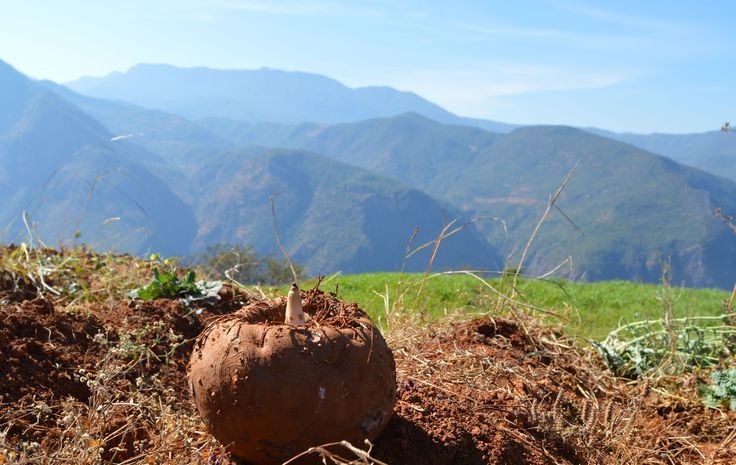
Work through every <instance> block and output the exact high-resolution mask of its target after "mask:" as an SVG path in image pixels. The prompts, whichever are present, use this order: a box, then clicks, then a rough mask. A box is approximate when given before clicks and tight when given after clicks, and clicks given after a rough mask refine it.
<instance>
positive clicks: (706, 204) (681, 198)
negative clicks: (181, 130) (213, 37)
mask: <svg viewBox="0 0 736 465" xmlns="http://www.w3.org/2000/svg"><path fill="white" fill-rule="evenodd" d="M202 124H204V125H205V127H207V128H208V130H210V131H212V132H214V133H216V134H219V135H220V136H221V137H231V138H232V139H231V140H234V141H235V140H237V141H238V143H246V142H247V141H248V138H255V137H257V138H258V139H259V143H264V144H267V145H273V146H282V147H289V148H292V149H305V150H310V151H313V152H317V153H321V154H324V155H326V156H329V157H331V158H334V159H337V160H341V161H344V162H347V163H351V164H353V165H356V166H361V167H363V168H367V169H370V170H372V171H374V172H377V173H380V174H382V175H384V176H390V177H393V178H396V179H400V180H403V181H406V182H408V183H409V184H410V185H412V186H414V187H416V188H419V189H421V190H423V191H425V192H427V193H429V194H430V195H432V196H434V197H436V198H440V199H443V200H445V201H447V202H450V203H452V204H454V205H457V206H458V207H459V208H461V209H462V210H464V211H466V212H467V213H468V214H479V215H482V216H484V217H487V218H497V219H498V220H496V221H492V222H486V223H485V224H486V228H485V229H486V238H487V239H488V241H489V242H490V243H492V244H494V245H496V246H498V247H499V248H500V250H501V251H502V252H503V253H504V255H506V256H509V257H512V260H511V261H512V263H513V261H514V259H513V257H516V258H515V259H518V255H517V254H518V252H519V249H520V248H521V247H522V246H523V241H525V240H526V238H528V237H529V235H530V234H531V231H532V229H533V228H534V226H535V224H536V222H537V220H538V218H539V215H541V212H542V211H543V210H544V207H545V206H546V202H547V199H548V196H549V195H551V194H552V193H553V192H554V191H555V190H556V189H557V187H558V186H559V183H560V182H562V180H563V179H564V177H565V175H566V174H567V172H568V171H569V170H570V169H572V168H573V166H575V165H576V164H577V163H580V166H579V167H578V169H577V171H576V173H575V174H574V176H573V178H572V181H571V182H570V184H569V186H567V188H566V189H565V191H564V192H563V195H562V197H561V198H560V201H559V207H560V208H561V210H562V211H564V212H565V214H566V215H568V217H569V218H570V221H568V220H567V219H565V218H564V217H562V216H561V215H560V214H559V213H558V212H555V214H553V215H552V218H551V219H550V220H549V221H548V222H547V223H546V224H545V225H544V227H543V229H542V233H541V234H540V235H539V237H538V238H537V240H536V242H535V244H534V247H533V248H532V253H531V255H530V261H529V263H528V264H527V266H528V271H529V272H531V273H533V274H535V273H536V274H540V273H544V272H546V271H549V270H550V269H553V268H554V267H555V266H556V265H557V264H559V263H560V262H561V261H563V260H564V259H565V258H566V257H567V256H572V257H573V260H574V267H573V274H572V275H571V276H572V277H575V276H585V277H587V278H589V279H594V280H598V279H613V278H617V279H627V278H628V279H631V278H635V279H641V280H645V281H657V280H658V279H659V278H660V273H661V268H662V266H663V263H664V262H666V261H668V260H671V262H672V265H673V270H674V276H675V279H676V282H682V281H684V282H688V283H690V284H696V285H701V286H708V285H710V286H721V287H728V286H730V285H731V284H732V283H733V282H734V281H736V270H735V269H734V267H733V265H734V264H736V248H735V247H736V238H734V237H733V236H732V235H731V233H730V231H729V230H728V228H726V227H725V226H724V225H723V224H721V223H720V222H719V221H718V220H716V219H714V218H713V211H714V210H715V208H718V207H722V208H724V209H726V210H729V211H734V210H736V184H734V183H733V182H729V181H727V180H725V179H723V178H719V177H716V176H712V175H709V174H707V173H705V172H703V171H700V170H697V169H693V168H688V167H686V166H683V165H679V164H677V163H675V162H673V161H671V160H669V159H667V158H664V157H661V156H657V155H654V154H652V153H649V152H646V151H643V150H641V149H638V148H636V147H634V146H632V145H628V144H624V143H620V142H617V141H614V140H612V139H609V138H603V137H600V136H596V135H593V134H590V133H588V132H585V131H582V130H579V129H574V128H569V127H561V126H557V127H556V126H531V127H526V128H521V129H517V130H515V131H513V132H511V133H509V134H492V133H488V132H485V131H482V130H479V129H475V128H469V127H463V126H452V125H445V124H441V123H438V122H436V121H432V120H430V119H428V118H425V117H422V116H420V115H417V114H411V113H409V114H405V115H401V116H397V117H393V118H382V119H374V120H368V121H363V122H359V123H346V124H336V125H320V126H318V125H307V124H303V125H297V126H292V127H285V126H280V127H275V128H274V127H270V128H268V127H264V125H257V126H255V128H260V130H254V127H251V126H249V125H242V126H240V127H241V129H242V132H239V131H238V129H237V128H238V125H236V124H234V123H232V122H226V121H222V120H220V121H217V120H208V121H205V122H203V123H202ZM501 220H503V221H504V222H505V225H506V226H505V228H504V227H502V226H501V224H500V223H499V221H501ZM573 223H574V224H573ZM576 228H577V229H576ZM506 231H508V233H506ZM721 253H723V255H721ZM724 257H728V258H726V259H724ZM729 283H731V284H729Z"/></svg>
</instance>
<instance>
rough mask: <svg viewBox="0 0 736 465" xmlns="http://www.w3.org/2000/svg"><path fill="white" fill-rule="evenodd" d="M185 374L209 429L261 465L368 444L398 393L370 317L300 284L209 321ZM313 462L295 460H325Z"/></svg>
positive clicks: (391, 363)
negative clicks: (343, 444)
mask: <svg viewBox="0 0 736 465" xmlns="http://www.w3.org/2000/svg"><path fill="white" fill-rule="evenodd" d="M304 312H306V314H307V315H308V316H309V318H307V319H305V318H304ZM188 378H189V379H188V381H189V386H190V389H191V391H192V396H193V398H194V402H195V404H196V406H197V409H198V411H199V413H200V415H201V417H202V419H203V420H204V423H205V425H206V427H207V429H208V430H209V431H210V433H212V435H213V436H214V437H215V438H216V439H217V440H218V441H220V442H221V443H222V444H223V445H224V446H225V447H226V448H227V450H228V451H229V452H230V453H231V454H233V455H234V456H236V457H238V458H240V459H243V460H245V461H247V462H248V463H252V464H256V465H276V464H280V463H283V462H284V461H286V460H288V459H290V458H291V457H294V456H296V455H297V454H299V453H301V452H303V451H305V450H307V449H308V448H310V447H313V446H319V445H322V444H326V443H331V442H337V441H342V440H346V441H349V442H351V443H353V444H354V445H357V446H362V445H363V444H364V441H365V439H368V440H373V439H375V438H376V436H378V434H379V433H380V432H381V430H383V428H384V427H385V426H386V424H387V423H388V420H389V418H390V416H391V413H392V411H393V406H394V403H395V400H396V366H395V363H394V358H393V354H392V352H391V349H389V347H388V345H387V344H386V341H385V340H384V339H383V336H381V333H380V332H379V330H378V329H377V328H376V327H375V326H374V325H373V323H372V322H371V321H370V318H369V317H368V316H367V315H366V314H365V313H364V312H363V311H362V310H360V309H359V308H358V306H357V305H355V304H346V303H345V302H343V301H341V300H339V299H337V297H336V296H335V295H334V294H329V293H324V292H322V291H321V290H319V289H313V290H311V291H308V292H305V293H301V292H300V291H299V288H298V287H297V286H296V285H292V287H291V290H290V291H289V296H288V297H287V298H286V299H284V298H279V299H276V300H272V301H266V302H257V303H254V304H250V305H248V306H246V307H244V308H242V309H241V310H239V311H237V312H236V313H233V314H229V315H225V316H222V317H219V318H218V319H216V320H214V321H212V322H211V323H210V324H209V325H208V326H207V328H205V330H204V331H203V332H202V334H200V336H199V337H198V338H197V341H196V343H195V346H194V350H193V352H192V357H191V360H190V362H189V367H188ZM309 460H310V458H309V457H307V459H306V461H299V462H296V463H300V464H301V463H321V461H317V460H316V458H315V457H312V458H311V460H312V461H311V462H310V461H309Z"/></svg>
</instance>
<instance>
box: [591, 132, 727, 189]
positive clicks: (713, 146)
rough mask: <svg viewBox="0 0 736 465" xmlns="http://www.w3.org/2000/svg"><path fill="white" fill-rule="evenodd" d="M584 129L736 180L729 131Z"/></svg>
mask: <svg viewBox="0 0 736 465" xmlns="http://www.w3.org/2000/svg"><path fill="white" fill-rule="evenodd" d="M587 130H588V131H590V132H592V133H594V134H598V135H602V136H604V137H608V138H611V139H615V140H618V141H621V142H625V143H627V144H631V145H634V146H636V147H640V148H642V149H644V150H647V151H649V152H652V153H656V154H659V155H664V156H665V157H669V158H671V159H673V160H675V161H676V162H678V163H682V164H685V165H689V166H694V167H696V168H700V169H702V170H705V171H707V172H709V173H712V174H715V175H718V176H723V177H726V178H729V179H731V180H732V181H736V135H734V134H733V133H724V132H723V131H709V132H703V133H696V134H631V133H615V132H610V131H604V130H601V129H592V128H589V129H587Z"/></svg>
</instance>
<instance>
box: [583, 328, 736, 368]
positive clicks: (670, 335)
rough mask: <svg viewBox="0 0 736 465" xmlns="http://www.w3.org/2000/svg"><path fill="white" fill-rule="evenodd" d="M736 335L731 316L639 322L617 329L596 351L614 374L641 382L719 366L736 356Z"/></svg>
mask: <svg viewBox="0 0 736 465" xmlns="http://www.w3.org/2000/svg"><path fill="white" fill-rule="evenodd" d="M718 322H720V323H721V324H717V323H718ZM714 323H716V324H714ZM735 334H736V327H734V326H732V325H731V324H730V320H729V317H728V315H723V316H700V317H692V318H679V319H672V320H668V321H665V320H664V319H661V320H650V321H638V322H634V323H629V324H627V325H624V326H621V327H619V328H617V329H616V330H614V331H612V332H611V333H610V334H609V335H608V337H606V339H605V340H603V341H602V342H593V347H595V348H596V349H597V350H598V353H599V354H600V356H601V358H602V359H603V361H604V362H605V364H606V366H608V368H609V369H610V370H611V371H612V372H614V373H616V374H617V375H619V376H625V377H629V378H638V377H641V376H643V375H645V374H646V373H648V372H650V371H652V370H656V369H659V368H662V369H664V368H666V371H668V372H670V374H678V373H682V372H684V371H689V370H691V369H692V368H695V367H708V366H714V365H717V364H718V363H719V362H720V361H721V360H723V359H725V358H727V357H729V356H731V355H733V354H734V353H736V345H735V344H734V340H733V336H734V335H735Z"/></svg>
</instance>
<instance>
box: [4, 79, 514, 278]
mask: <svg viewBox="0 0 736 465" xmlns="http://www.w3.org/2000/svg"><path fill="white" fill-rule="evenodd" d="M18 95H21V96H23V98H22V99H18V102H17V104H15V105H8V106H5V107H3V106H0V120H1V121H3V122H4V124H5V127H4V128H5V131H3V132H2V133H0V176H2V177H3V181H4V182H3V183H0V194H2V195H3V198H4V199H5V202H4V203H3V205H2V206H0V221H2V223H1V224H2V225H3V226H4V225H5V224H7V225H8V226H7V227H6V229H5V230H4V231H3V232H2V235H1V236H0V240H5V241H17V240H28V238H27V233H26V230H25V229H24V226H23V223H22V221H21V215H22V212H23V211H27V212H28V213H29V214H30V218H31V220H32V221H33V222H34V223H35V224H36V225H37V228H36V232H35V234H37V237H35V238H38V239H41V240H43V241H44V242H45V243H48V244H50V245H60V244H71V243H75V242H83V243H87V244H90V245H92V246H96V247H98V248H99V247H101V248H104V249H114V250H117V251H122V252H131V253H139V254H140V253H144V252H149V251H156V252H161V253H163V254H165V255H180V256H181V255H187V254H190V253H193V252H197V251H198V250H202V249H204V248H205V247H206V246H207V245H209V244H213V243H221V244H239V245H244V244H252V245H253V246H254V247H255V248H256V250H257V251H258V252H260V253H274V252H277V248H276V242H275V236H274V230H273V221H272V217H271V210H270V204H269V197H270V196H272V195H274V196H276V197H277V204H278V209H277V211H278V214H279V223H280V224H281V225H282V236H283V238H284V243H285V245H286V247H288V248H289V250H291V251H292V253H293V257H294V258H295V259H296V260H298V261H299V262H300V263H301V264H303V265H305V266H306V268H307V270H308V271H309V272H310V273H332V272H335V271H337V270H344V271H351V272H357V271H376V270H400V269H402V268H404V269H406V270H413V271H416V270H420V269H422V270H423V269H424V268H425V267H426V264H427V261H428V260H429V256H428V254H429V253H430V251H431V248H427V249H425V250H423V251H421V252H420V253H417V254H415V255H414V256H413V257H412V258H411V259H410V260H408V261H407V262H406V263H404V259H405V255H406V253H407V250H411V248H415V247H418V246H419V245H421V244H422V242H426V241H431V240H433V239H434V238H435V234H437V233H439V230H440V229H441V227H442V220H443V219H447V220H449V219H452V218H453V217H454V216H455V214H456V212H453V211H452V207H451V206H449V205H447V204H444V203H441V202H438V201H436V200H435V199H433V198H431V197H429V196H428V195H426V194H424V193H422V192H420V191H418V190H416V189H412V188H409V187H407V186H403V185H400V184H397V183H396V182H395V181H393V180H388V179H385V178H382V177H381V176H379V175H376V174H372V173H369V172H367V171H364V170H360V169H358V168H355V167H352V166H349V165H346V164H342V163H338V162H335V161H332V160H328V159H325V158H323V157H320V156H318V155H314V154H309V153H305V152H300V153H299V152H289V151H284V150H274V149H263V148H256V147H251V148H248V149H239V150H231V144H230V143H229V142H228V141H226V140H225V139H220V138H218V137H217V136H215V135H212V134H211V133H209V132H207V131H205V130H203V129H201V128H200V127H199V126H197V125H194V124H193V123H191V122H189V121H187V120H185V119H183V118H180V117H177V116H175V115H171V114H166V113H163V112H161V111H157V110H146V109H143V108H140V107H135V106H132V105H130V104H125V103H120V102H109V101H104V100H98V99H94V98H90V97H85V96H81V95H79V94H75V93H74V92H72V91H69V90H68V89H65V88H61V87H59V86H57V85H54V84H53V83H48V82H34V81H31V80H29V79H27V78H25V77H24V76H22V75H21V74H20V73H18V72H17V71H15V70H14V69H12V68H11V67H9V66H7V65H6V66H5V67H3V68H2V69H0V101H9V102H10V101H11V98H13V97H14V96H18ZM62 97H63V98H62ZM72 102H74V104H73V103H72ZM77 105H79V106H77ZM80 107H83V108H85V109H86V110H88V111H89V112H90V113H92V114H95V115H96V116H98V117H99V118H100V119H101V120H103V121H104V122H105V125H104V126H103V124H100V122H99V121H97V120H95V119H93V118H92V117H90V116H89V115H88V114H86V113H84V112H83V111H82V110H81V109H80ZM5 109H7V111H4V110H5ZM106 126H108V127H109V128H113V130H115V132H114V133H113V132H110V130H109V129H108V127H106ZM128 131H130V132H131V133H135V134H133V136H134V137H132V138H130V139H127V136H126V134H125V133H126V132H128ZM120 132H122V133H123V134H120ZM113 134H118V135H121V136H122V138H120V137H114V136H113ZM131 141H132V142H142V143H144V144H145V145H146V146H147V147H148V148H150V149H152V150H156V151H158V152H160V153H161V154H163V155H162V156H159V155H158V154H154V153H152V152H149V151H147V150H145V149H143V148H141V147H140V146H138V145H137V144H135V143H131ZM179 151H180V152H179ZM177 152H179V153H177ZM149 169H150V170H153V171H155V172H156V173H163V174H164V175H163V176H162V177H157V176H155V175H153V174H151V171H149ZM167 183H168V185H167ZM186 186H188V187H186ZM172 187H175V188H176V189H174V190H175V191H176V190H179V189H182V190H185V191H186V192H184V193H180V194H179V195H177V194H175V193H174V192H173V191H172V190H171V188H172ZM184 194H186V195H184ZM32 227H33V226H32ZM417 227H418V228H419V229H418V232H417V231H415V228H417ZM413 233H416V234H415V236H414V242H412V243H411V244H409V242H410V238H411V237H412V235H413ZM77 235H79V237H77ZM444 243H445V246H444V247H443V249H444V250H443V251H442V252H441V253H440V254H439V256H438V257H437V258H436V260H435V262H434V263H435V267H437V268H445V267H450V268H457V267H461V266H473V267H482V268H490V269H498V268H500V267H501V262H502V260H501V258H500V256H499V255H498V254H497V252H496V251H495V249H494V248H493V247H492V246H491V245H489V244H488V243H487V242H486V241H485V240H484V239H483V238H482V237H481V236H480V234H479V233H478V231H477V230H476V229H475V228H474V226H472V225H469V226H468V227H467V228H465V229H464V230H462V231H461V232H460V233H458V234H457V235H456V236H453V237H452V238H448V239H446V240H445V241H444ZM407 247H408V248H407Z"/></svg>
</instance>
